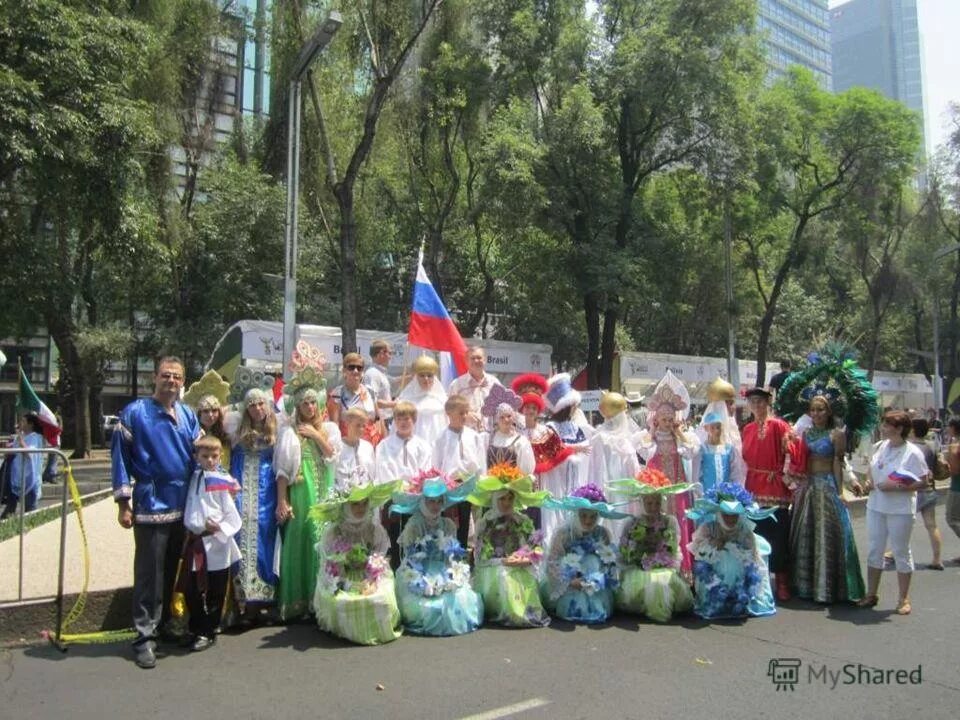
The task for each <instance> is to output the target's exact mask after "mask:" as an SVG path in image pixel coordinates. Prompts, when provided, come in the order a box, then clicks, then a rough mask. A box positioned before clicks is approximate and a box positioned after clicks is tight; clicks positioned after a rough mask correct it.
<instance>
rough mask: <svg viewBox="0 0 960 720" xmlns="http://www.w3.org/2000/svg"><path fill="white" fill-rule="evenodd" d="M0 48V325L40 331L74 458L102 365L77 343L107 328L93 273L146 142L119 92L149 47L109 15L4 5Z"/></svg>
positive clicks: (143, 114) (113, 240)
mask: <svg viewBox="0 0 960 720" xmlns="http://www.w3.org/2000/svg"><path fill="white" fill-rule="evenodd" d="M0 38H2V41H0V108H2V110H0V204H2V209H0V247H2V250H3V252H4V256H5V257H7V258H11V259H13V261H12V262H11V263H10V264H9V266H8V272H6V273H4V275H3V279H2V281H0V283H2V290H3V295H4V296H5V300H6V302H5V303H4V304H5V305H7V306H8V307H19V308H20V309H21V310H22V312H18V313H11V314H7V316H6V317H5V318H4V319H5V321H6V324H7V328H6V329H7V330H8V331H10V330H19V331H21V332H22V331H25V330H27V329H30V328H31V327H32V326H35V325H38V324H41V323H42V324H45V325H46V327H47V329H48V330H49V332H50V335H51V337H52V338H53V340H54V342H55V343H56V345H57V348H58V350H59V351H60V356H61V360H62V363H63V367H64V370H65V372H66V374H67V376H68V379H69V383H70V386H71V388H72V394H73V400H74V417H75V419H76V453H75V454H76V456H78V457H83V456H85V455H87V454H88V453H89V450H90V446H91V438H90V398H91V387H92V386H93V385H94V383H95V380H96V378H95V377H94V372H95V370H96V368H97V367H98V366H99V362H97V360H98V359H102V358H103V353H102V348H103V345H102V343H98V342H88V343H85V342H84V339H85V332H86V331H87V329H88V328H97V327H99V326H101V325H103V324H104V323H106V322H108V320H109V317H108V315H109V314H108V313H107V312H105V310H107V309H106V308H104V307H102V306H101V302H100V298H99V296H98V294H97V287H98V283H97V276H98V272H99V262H100V260H101V258H102V257H103V256H104V255H106V254H109V253H112V252H116V251H117V250H118V248H120V247H122V246H123V245H124V244H125V243H131V242H135V238H134V237H132V233H131V223H130V222H128V220H129V215H130V212H129V210H130V207H131V204H132V202H133V201H134V199H135V195H136V190H135V188H136V187H137V186H138V185H139V184H140V183H141V182H142V181H143V178H144V176H145V168H144V156H143V155H142V152H143V151H144V150H145V149H146V148H149V147H150V145H151V142H152V141H153V140H154V139H155V138H156V136H157V135H156V129H155V125H154V116H153V113H152V112H151V108H150V106H149V105H148V104H147V103H146V102H143V101H142V100H138V99H137V98H135V97H133V96H132V94H131V93H130V88H131V87H132V86H133V85H134V84H135V82H136V79H137V77H138V76H139V75H140V74H142V73H145V71H146V68H147V66H148V56H149V49H150V48H151V47H152V44H153V42H154V37H153V35H152V33H151V32H150V30H149V28H148V27H147V26H145V25H144V24H143V23H140V22H137V21H135V20H132V19H131V18H129V17H128V16H126V15H125V13H124V11H123V9H122V6H120V5H117V6H111V5H109V4H108V5H106V6H104V7H101V8H98V9H97V10H92V9H90V7H89V5H88V4H87V3H83V2H63V1H54V0H13V1H12V2H7V3H4V4H3V6H2V8H0ZM145 49H147V50H148V52H145V51H144V50H145ZM86 338H87V339H90V335H89V334H88V335H86ZM85 348H87V349H90V348H93V350H92V351H91V352H86V351H85ZM119 355H120V356H122V350H120V352H119Z"/></svg>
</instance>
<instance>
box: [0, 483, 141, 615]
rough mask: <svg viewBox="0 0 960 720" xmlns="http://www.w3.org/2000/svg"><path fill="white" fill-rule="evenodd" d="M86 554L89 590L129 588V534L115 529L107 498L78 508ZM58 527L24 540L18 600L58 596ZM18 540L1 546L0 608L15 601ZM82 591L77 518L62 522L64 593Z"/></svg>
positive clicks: (36, 530) (114, 510)
mask: <svg viewBox="0 0 960 720" xmlns="http://www.w3.org/2000/svg"><path fill="white" fill-rule="evenodd" d="M83 520H84V525H85V527H86V530H87V540H88V542H89V552H90V584H89V587H88V589H89V590H91V591H93V590H113V589H115V588H122V587H130V586H131V585H132V584H133V532H132V531H130V530H124V529H123V528H122V527H120V525H119V524H118V523H117V506H116V505H115V504H114V502H113V499H112V498H109V497H108V498H106V499H104V500H100V501H98V502H95V503H93V504H92V505H89V506H85V507H84V508H83ZM59 552H60V523H59V521H55V522H50V523H46V524H45V525H41V526H40V527H38V528H34V529H33V530H30V531H29V532H27V533H26V534H25V535H24V536H23V567H24V572H23V598H24V599H31V598H40V597H50V596H52V595H56V593H57V573H58V558H59ZM19 557H20V538H19V537H12V538H10V539H9V540H4V541H3V542H2V543H0V602H9V601H11V600H16V599H17V596H18V579H17V567H18V566H19ZM82 588H83V545H82V542H81V537H80V527H79V524H78V522H77V514H76V513H70V515H69V516H68V519H67V555H66V563H65V572H64V588H63V589H64V593H66V594H68V595H69V594H73V593H79V592H80V590H81V589H82Z"/></svg>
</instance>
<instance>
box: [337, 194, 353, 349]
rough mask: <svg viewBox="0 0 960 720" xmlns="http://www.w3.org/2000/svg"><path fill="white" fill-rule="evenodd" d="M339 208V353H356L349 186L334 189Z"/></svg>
mask: <svg viewBox="0 0 960 720" xmlns="http://www.w3.org/2000/svg"><path fill="white" fill-rule="evenodd" d="M336 196H337V205H339V206H340V331H341V340H340V349H341V352H342V353H343V354H344V355H346V354H347V353H351V352H356V351H357V221H356V218H355V217H354V213H353V185H352V184H349V185H348V184H346V183H343V184H341V185H339V186H338V187H337V189H336Z"/></svg>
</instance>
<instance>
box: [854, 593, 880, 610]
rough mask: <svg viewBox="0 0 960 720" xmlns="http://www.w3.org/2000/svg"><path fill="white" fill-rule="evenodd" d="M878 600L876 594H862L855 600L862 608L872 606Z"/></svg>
mask: <svg viewBox="0 0 960 720" xmlns="http://www.w3.org/2000/svg"><path fill="white" fill-rule="evenodd" d="M878 602H880V597H879V596H877V595H864V596H863V597H862V598H861V599H860V600H858V601H857V607H862V608H872V607H874V606H875V605H876V604H877V603H878Z"/></svg>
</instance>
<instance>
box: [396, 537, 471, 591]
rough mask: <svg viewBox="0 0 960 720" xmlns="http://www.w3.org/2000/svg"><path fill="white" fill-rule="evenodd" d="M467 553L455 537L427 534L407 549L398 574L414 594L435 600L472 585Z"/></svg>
mask: <svg viewBox="0 0 960 720" xmlns="http://www.w3.org/2000/svg"><path fill="white" fill-rule="evenodd" d="M465 556H466V551H465V550H464V549H463V547H462V546H461V545H460V543H459V542H458V541H457V538H456V537H455V536H452V535H447V534H445V533H443V532H442V531H437V532H435V533H428V534H426V535H424V536H423V537H422V538H420V539H419V540H418V541H416V542H415V543H413V544H412V545H411V546H410V547H409V548H408V550H407V553H406V556H405V557H404V559H403V563H402V564H401V565H400V569H399V570H398V572H397V574H398V576H399V578H400V582H402V583H404V584H405V585H406V587H407V588H409V589H410V591H411V592H413V593H415V594H417V595H422V596H424V597H434V596H436V595H442V594H443V593H445V592H451V591H455V590H458V589H460V588H462V587H465V586H467V585H469V584H470V566H469V565H468V564H467V563H465V562H464V561H463V558H464V557H465Z"/></svg>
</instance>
